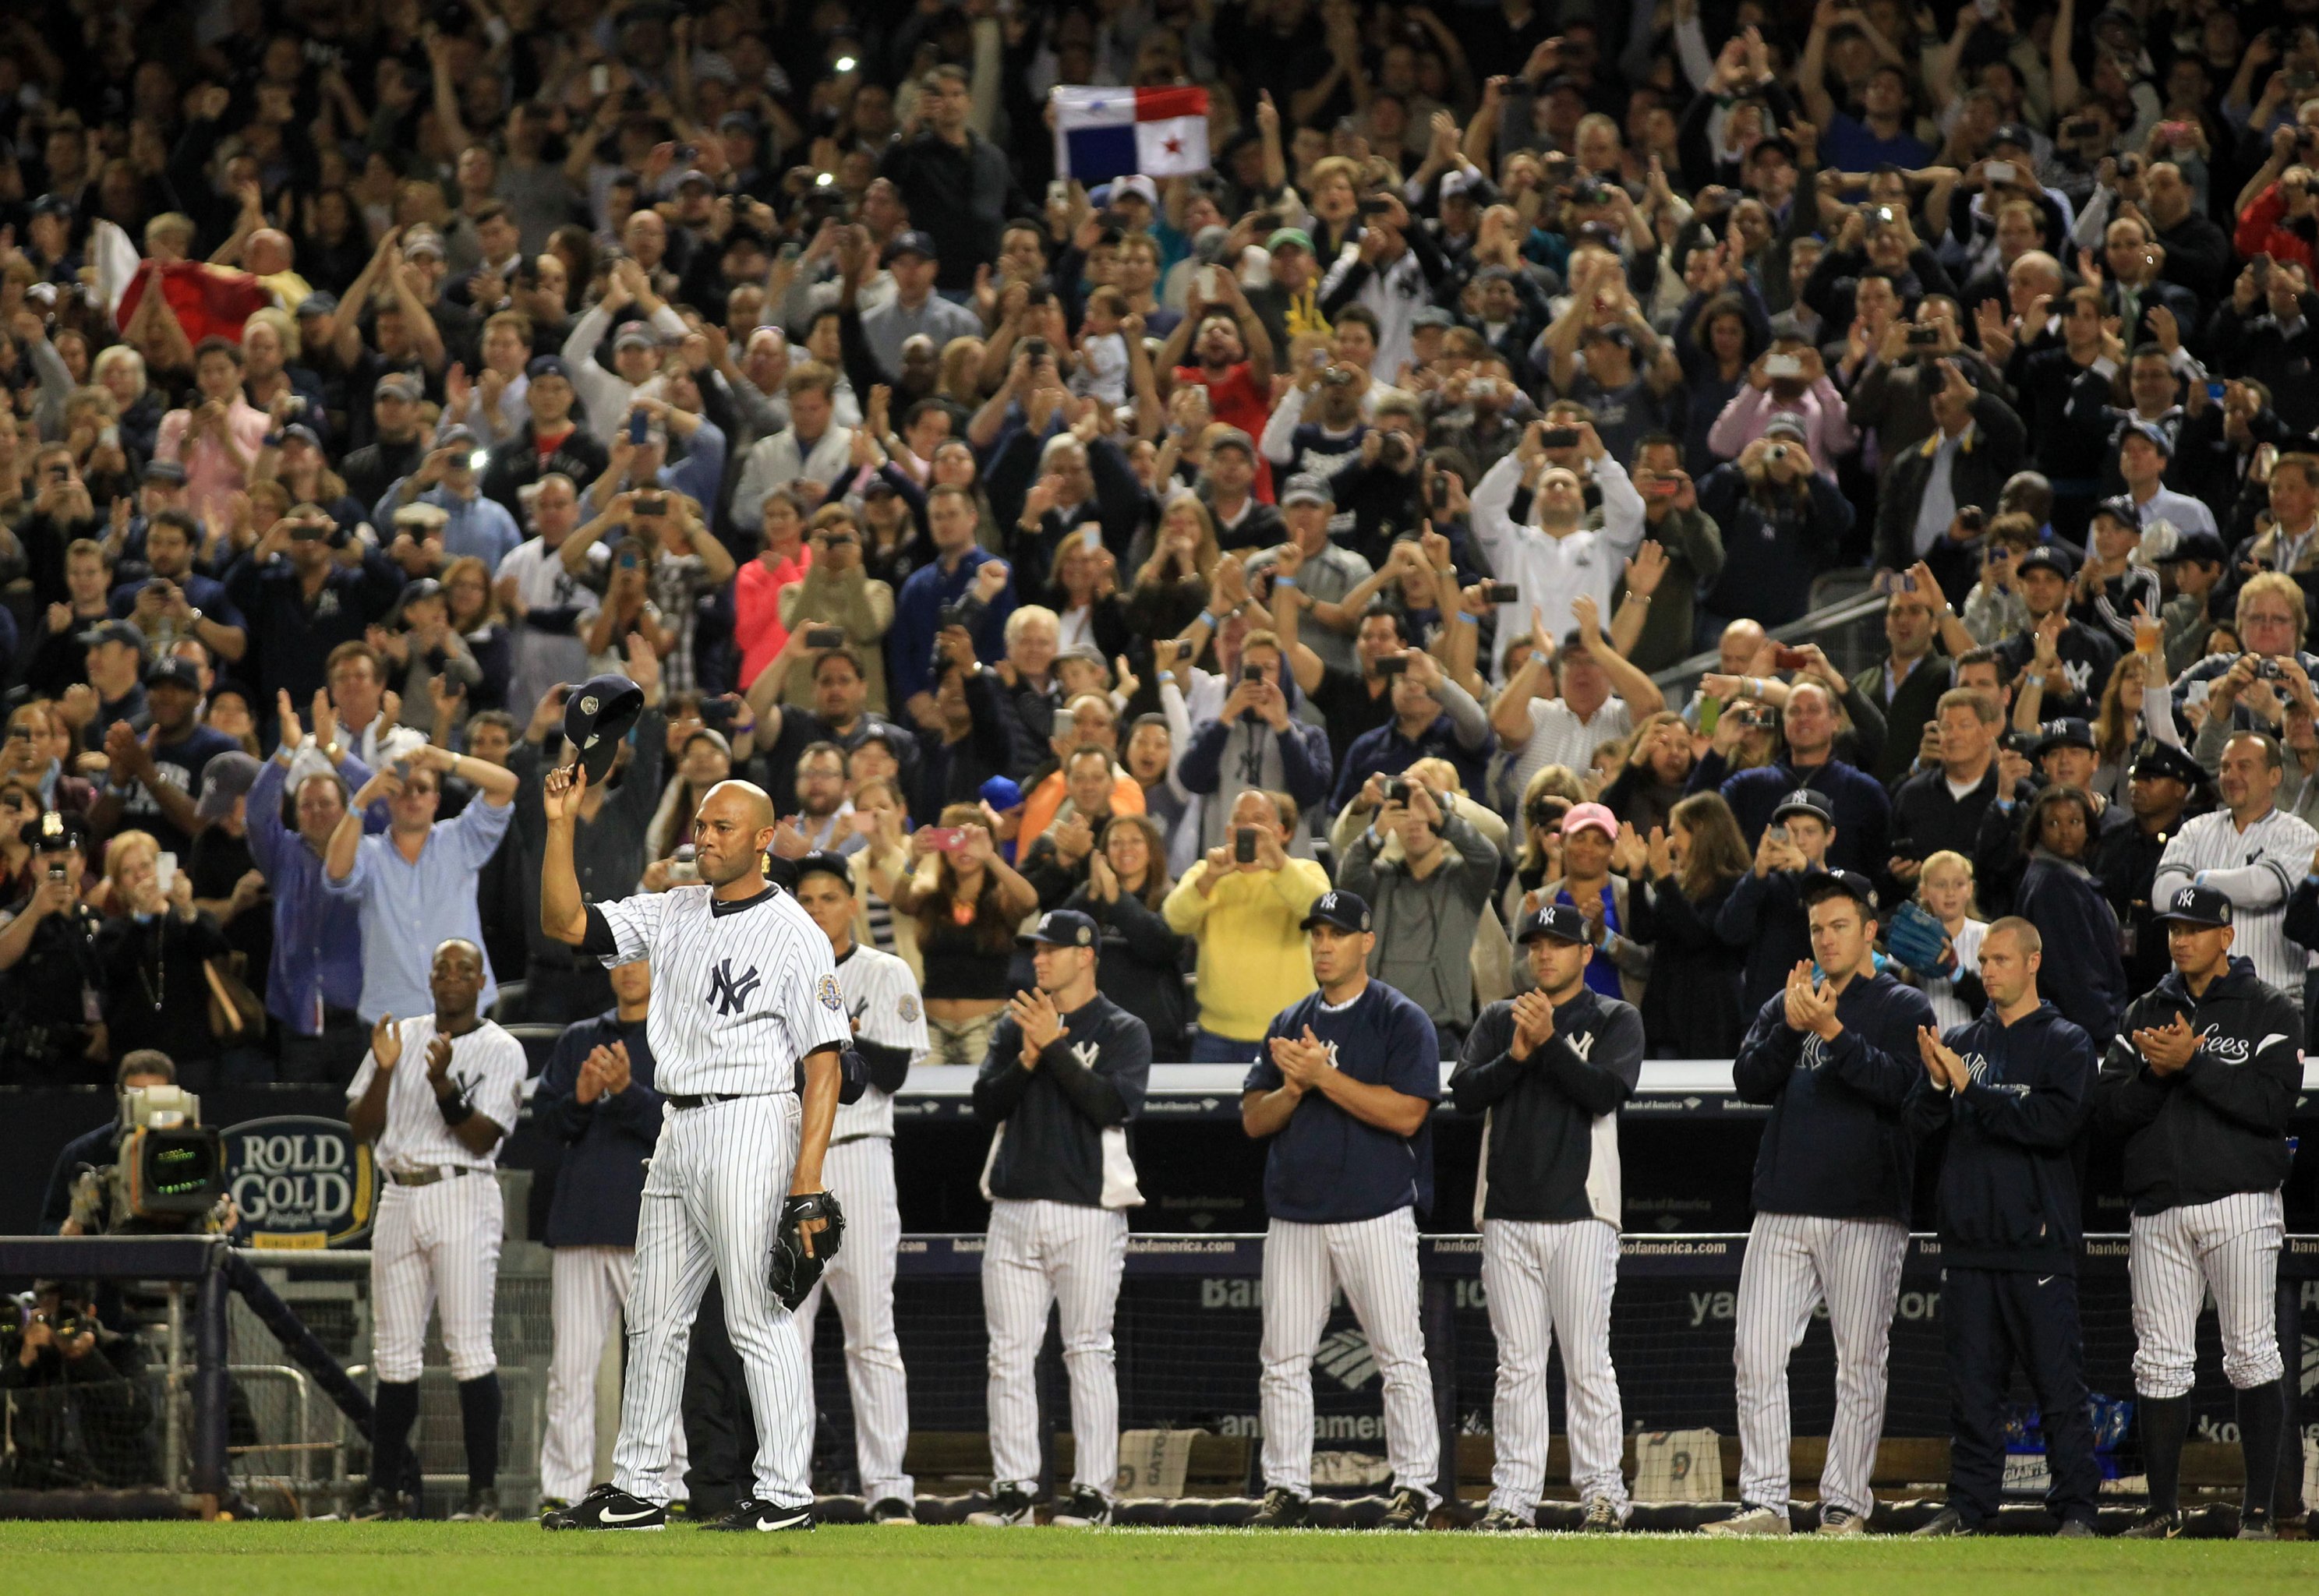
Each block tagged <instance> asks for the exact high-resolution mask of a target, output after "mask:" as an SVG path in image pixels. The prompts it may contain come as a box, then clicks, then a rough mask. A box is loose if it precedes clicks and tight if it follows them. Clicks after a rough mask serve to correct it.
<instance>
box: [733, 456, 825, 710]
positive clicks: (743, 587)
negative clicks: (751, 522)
mask: <svg viewBox="0 0 2319 1596" xmlns="http://www.w3.org/2000/svg"><path fill="white" fill-rule="evenodd" d="M760 513H762V515H763V517H764V535H765V545H764V546H763V547H762V548H761V549H759V550H758V551H757V557H756V558H755V559H753V560H752V561H750V562H749V563H748V564H745V565H744V566H742V567H741V569H740V571H739V572H738V573H736V574H735V577H734V579H733V641H734V642H735V643H736V644H738V645H740V648H741V676H740V680H741V681H742V682H743V683H744V684H745V683H748V682H752V681H756V680H757V677H758V676H759V674H760V673H762V672H763V670H764V668H765V667H766V666H767V665H768V664H771V663H772V658H773V656H774V655H775V654H779V653H781V645H782V644H784V643H786V642H788V641H789V636H790V629H789V628H788V627H785V626H783V625H781V590H782V589H783V588H785V587H787V586H789V584H790V583H791V582H803V581H804V580H805V573H807V572H808V571H810V570H812V569H813V551H812V550H811V549H809V548H808V547H806V545H805V523H806V508H805V500H802V499H800V498H799V497H798V494H797V491H796V490H794V489H791V488H777V489H775V490H774V491H772V492H770V493H768V494H766V495H765V503H764V508H763V509H762V511H761V512H760Z"/></svg>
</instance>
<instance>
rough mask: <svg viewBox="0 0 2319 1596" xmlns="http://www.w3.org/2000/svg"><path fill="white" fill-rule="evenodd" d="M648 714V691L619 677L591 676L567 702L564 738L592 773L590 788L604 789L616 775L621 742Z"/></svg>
mask: <svg viewBox="0 0 2319 1596" xmlns="http://www.w3.org/2000/svg"><path fill="white" fill-rule="evenodd" d="M644 712H645V690H644V689H642V688H640V687H638V686H637V685H636V683H635V682H633V681H629V680H628V679H627V677H625V676H621V675H617V674H609V673H608V674H606V675H602V676H591V677H590V678H589V679H588V680H587V681H583V682H582V683H581V684H580V685H579V686H578V687H575V688H573V690H572V692H571V695H570V696H569V697H568V698H566V699H564V741H566V742H568V743H570V744H572V747H573V751H574V752H575V753H577V754H578V755H579V758H580V763H581V765H582V768H584V769H585V770H586V771H587V772H588V785H589V786H591V787H600V786H602V785H603V781H604V778H605V777H607V776H609V775H610V774H611V773H612V759H613V756H614V755H616V754H618V753H619V751H620V739H621V738H623V737H625V736H627V735H628V728H629V727H630V726H634V725H636V717H637V716H639V715H642V714H643V713H644Z"/></svg>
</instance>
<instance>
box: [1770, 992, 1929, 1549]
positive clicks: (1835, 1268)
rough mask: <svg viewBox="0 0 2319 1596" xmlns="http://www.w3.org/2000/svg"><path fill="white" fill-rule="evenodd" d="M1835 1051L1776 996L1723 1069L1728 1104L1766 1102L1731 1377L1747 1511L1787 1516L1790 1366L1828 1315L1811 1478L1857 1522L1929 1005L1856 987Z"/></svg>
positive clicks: (1903, 1225)
mask: <svg viewBox="0 0 2319 1596" xmlns="http://www.w3.org/2000/svg"><path fill="white" fill-rule="evenodd" d="M1836 1019H1837V1021H1838V1022H1839V1023H1840V1024H1841V1025H1842V1027H1843V1029H1842V1030H1841V1031H1840V1032H1838V1033H1837V1035H1836V1038H1835V1039H1834V1040H1833V1041H1824V1040H1823V1039H1822V1038H1821V1037H1820V1036H1819V1035H1818V1033H1817V1032H1801V1031H1797V1030H1794V1029H1792V1028H1791V1027H1790V1025H1789V1024H1788V1023H1787V1016H1786V1011H1785V1006H1784V1002H1783V999H1782V997H1781V996H1773V997H1772V998H1771V999H1769V1000H1768V1001H1767V1002H1766V1003H1765V1004H1764V1006H1763V1008H1762V1010H1761V1011H1760V1012H1759V1013H1758V1014H1756V1016H1755V1023H1753V1024H1752V1025H1751V1026H1750V1027H1749V1028H1748V1032H1747V1037H1746V1041H1744V1042H1742V1043H1741V1044H1740V1048H1739V1053H1738V1056H1737V1058H1736V1059H1734V1060H1733V1061H1732V1069H1731V1076H1732V1081H1733V1084H1734V1085H1735V1086H1736V1087H1737V1088H1738V1091H1739V1095H1740V1096H1742V1097H1743V1098H1745V1099H1746V1101H1748V1102H1750V1103H1768V1104H1770V1105H1772V1117H1771V1120H1770V1122H1769V1123H1767V1124H1765V1126H1764V1141H1763V1145H1762V1147H1761V1148H1760V1149H1759V1150H1758V1151H1757V1153H1756V1159H1755V1185H1754V1191H1753V1200H1754V1203H1755V1223H1754V1224H1753V1225H1752V1226H1750V1227H1749V1229H1748V1232H1747V1251H1746V1258H1745V1260H1744V1261H1743V1262H1742V1263H1741V1264H1740V1266H1739V1300H1738V1322H1737V1332H1736V1334H1735V1336H1734V1339H1733V1344H1732V1353H1731V1356H1732V1365H1733V1368H1734V1371H1735V1373H1736V1375H1737V1386H1738V1393H1737V1394H1738V1407H1739V1440H1740V1450H1741V1456H1742V1462H1741V1465H1740V1471H1739V1498H1740V1501H1741V1503H1742V1505H1743V1508H1745V1507H1763V1508H1769V1509H1771V1510H1773V1511H1775V1512H1777V1513H1779V1514H1781V1515H1782V1517H1784V1516H1785V1515H1786V1513H1787V1510H1788V1492H1789V1486H1790V1478H1789V1458H1788V1446H1789V1440H1790V1437H1791V1432H1792V1426H1791V1420H1790V1412H1789V1407H1788V1359H1789V1357H1790V1355H1791V1354H1792V1353H1793V1352H1794V1351H1795V1349H1796V1348H1797V1347H1799V1346H1800V1345H1801V1344H1802V1342H1803V1339H1804V1331H1805V1330H1807V1329H1809V1327H1810V1324H1811V1320H1812V1314H1813V1312H1814V1310H1816V1309H1817V1308H1818V1306H1819V1305H1820V1304H1821V1303H1826V1304H1827V1312H1828V1322H1829V1328H1830V1329H1831V1330H1833V1331H1834V1332H1835V1338H1836V1420H1835V1422H1834V1423H1833V1425H1831V1426H1830V1428H1829V1431H1828V1440H1827V1462H1826V1465H1824V1466H1823V1468H1822V1469H1821V1472H1820V1481H1819V1493H1820V1501H1821V1502H1822V1503H1823V1504H1824V1505H1829V1506H1836V1507H1841V1508H1844V1509H1846V1510H1849V1511H1851V1512H1854V1513H1856V1514H1858V1515H1860V1516H1861V1517H1863V1518H1866V1517H1867V1516H1868V1514H1869V1512H1870V1510H1871V1509H1872V1507H1873V1506H1874V1500H1873V1498H1872V1495H1871V1494H1870V1492H1869V1488H1868V1482H1869V1476H1870V1474H1871V1472H1872V1468H1873V1465H1874V1464H1875V1461H1876V1441H1877V1437H1878V1435H1879V1434H1880V1433H1881V1431H1882V1429H1883V1427H1884V1395H1885V1390H1886V1385H1887V1382H1888V1377H1889V1371H1888V1370H1887V1368H1886V1359H1887V1356H1888V1353H1889V1351H1890V1342H1891V1330H1892V1311H1893V1308H1894V1306H1895V1304H1896V1303H1897V1302H1898V1299H1899V1292H1900V1264H1901V1260H1902V1258H1903V1257H1904V1255H1905V1254H1906V1253H1907V1251H1908V1225H1907V1216H1908V1212H1909V1195H1910V1184H1911V1179H1912V1171H1913V1168H1914V1164H1915V1150H1914V1147H1913V1144H1912V1142H1911V1140H1910V1137H1909V1133H1908V1127H1907V1125H1906V1124H1905V1123H1903V1121H1902V1118H1901V1109H1902V1107H1903V1105H1905V1104H1906V1103H1907V1101H1908V1095H1909V1093H1910V1092H1911V1091H1912V1090H1913V1089H1914V1087H1915V1085H1916V1083H1917V1081H1919V1080H1921V1079H1923V1078H1924V1067H1923V1065H1922V1064H1921V1063H1919V1062H1918V1060H1917V1041H1916V1037H1917V1027H1919V1026H1926V1025H1930V1024H1931V1023H1933V1009H1932V1005H1931V1004H1929V1003H1927V1002H1926V999H1925V995H1924V994H1923V993H1921V992H1919V991H1917V989H1916V988H1915V987H1904V986H1902V985H1901V984H1900V983H1899V982H1898V981H1896V980H1894V979H1893V978H1891V977H1890V976H1888V975H1876V976H1862V975H1855V976H1854V977H1853V978H1851V979H1850V980H1848V981H1846V982H1845V987H1844V990H1843V991H1842V993H1840V994H1839V995H1838V996H1837V998H1836Z"/></svg>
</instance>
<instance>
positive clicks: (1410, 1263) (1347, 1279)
mask: <svg viewBox="0 0 2319 1596" xmlns="http://www.w3.org/2000/svg"><path fill="white" fill-rule="evenodd" d="M1328 1231H1329V1249H1330V1257H1331V1262H1332V1264H1333V1266H1334V1267H1335V1270H1336V1275H1337V1278H1338V1279H1339V1280H1340V1281H1342V1282H1343V1283H1344V1286H1345V1300H1346V1301H1347V1302H1349V1303H1351V1304H1352V1309H1353V1315H1354V1317H1355V1318H1357V1319H1358V1320H1359V1321H1360V1326H1361V1330H1362V1332H1363V1333H1364V1334H1365V1335H1367V1337H1368V1341H1369V1352H1370V1354H1371V1356H1372V1357H1375V1358H1376V1366H1377V1373H1378V1375H1380V1376H1381V1377H1382V1379H1383V1383H1384V1385H1385V1459H1386V1461H1387V1462H1388V1463H1390V1464H1391V1465H1393V1483H1394V1486H1395V1488H1396V1489H1406V1490H1413V1491H1421V1492H1424V1493H1425V1495H1426V1497H1427V1498H1428V1500H1429V1501H1430V1500H1431V1499H1432V1496H1433V1483H1434V1481H1436V1480H1437V1479H1439V1477H1440V1474H1441V1431H1440V1429H1439V1427H1438V1426H1437V1425H1436V1424H1435V1422H1434V1415H1433V1372H1432V1369H1431V1367H1430V1366H1429V1365H1428V1364H1427V1363H1426V1361H1425V1326H1424V1323H1423V1321H1422V1320H1421V1317H1420V1315H1419V1312H1418V1304H1419V1301H1420V1293H1421V1289H1422V1288H1421V1286H1420V1285H1419V1284H1418V1278H1417V1214H1416V1213H1415V1211H1414V1210H1412V1209H1408V1208H1397V1209H1395V1210H1394V1212H1393V1213H1387V1214H1382V1215H1380V1216H1379V1217H1377V1218H1376V1219H1365V1220H1362V1221H1361V1222H1358V1224H1345V1225H1331V1226H1329V1227H1328ZM1307 1378H1308V1384H1307V1389H1308V1391H1309V1389H1310V1385H1309V1372H1308V1376H1307Z"/></svg>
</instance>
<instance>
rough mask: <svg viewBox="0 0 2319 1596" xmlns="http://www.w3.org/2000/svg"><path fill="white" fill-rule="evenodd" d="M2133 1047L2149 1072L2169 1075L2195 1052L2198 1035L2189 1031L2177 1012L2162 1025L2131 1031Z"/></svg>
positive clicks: (2186, 1062) (2185, 1020) (2188, 1026)
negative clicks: (2148, 1067)
mask: <svg viewBox="0 0 2319 1596" xmlns="http://www.w3.org/2000/svg"><path fill="white" fill-rule="evenodd" d="M2134 1048H2135V1050H2138V1051H2139V1052H2140V1053H2141V1054H2142V1058H2143V1062H2144V1063H2146V1064H2148V1065H2149V1066H2150V1068H2151V1069H2152V1072H2154V1073H2156V1074H2159V1075H2173V1074H2175V1073H2177V1072H2178V1071H2179V1070H2180V1069H2182V1067H2183V1066H2184V1065H2186V1064H2188V1063H2189V1061H2190V1056H2191V1055H2192V1054H2193V1053H2196V1052H2197V1050H2198V1034H2197V1032H2195V1031H2193V1030H2191V1029H2190V1022H2189V1021H2188V1019H2187V1018H2186V1017H2184V1016H2183V1015H2182V1014H2179V1013H2178V1014H2176V1015H2175V1016H2174V1018H2173V1019H2172V1020H2171V1021H2170V1022H2169V1023H2166V1024H2164V1025H2158V1026H2149V1027H2145V1028H2143V1030H2140V1031H2137V1032H2134Z"/></svg>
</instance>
